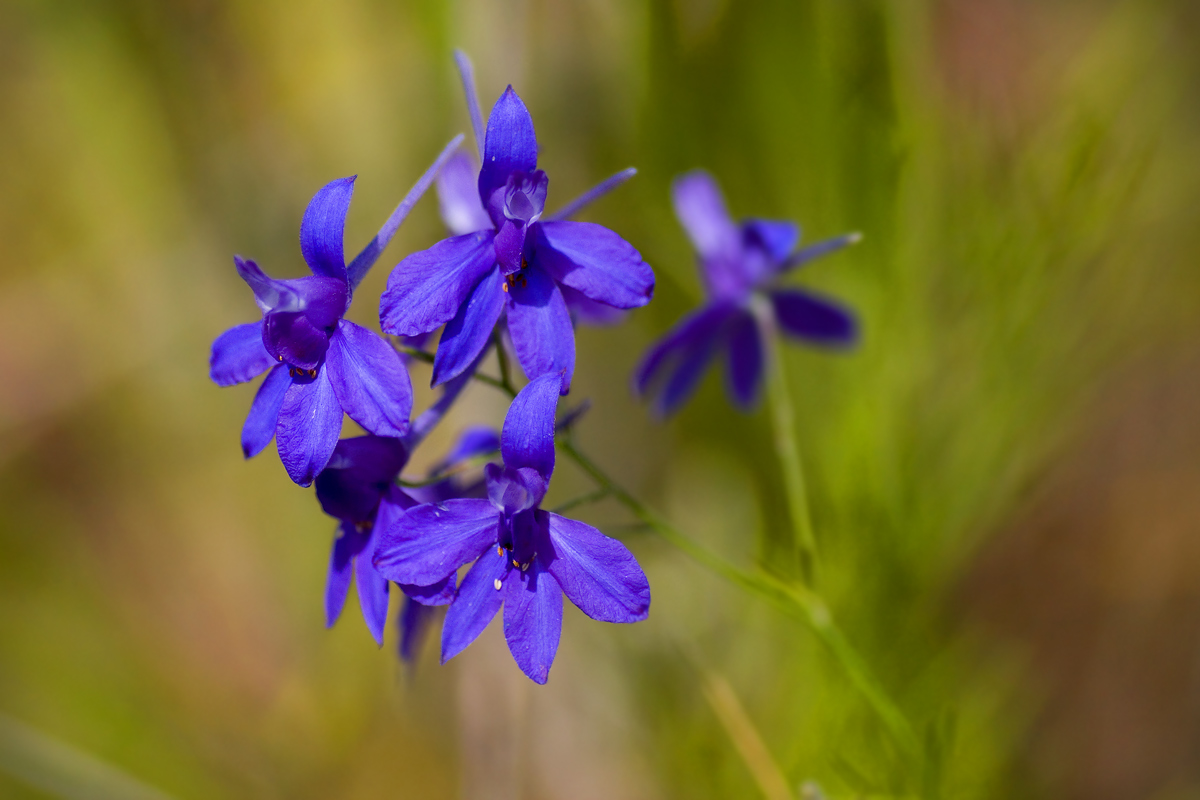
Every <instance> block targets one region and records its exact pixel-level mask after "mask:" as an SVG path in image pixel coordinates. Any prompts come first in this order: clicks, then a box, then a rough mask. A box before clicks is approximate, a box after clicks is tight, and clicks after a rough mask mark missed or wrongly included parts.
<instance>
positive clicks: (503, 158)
mask: <svg viewBox="0 0 1200 800" xmlns="http://www.w3.org/2000/svg"><path fill="white" fill-rule="evenodd" d="M537 150H538V147H537V136H536V135H535V134H534V132H533V117H531V116H529V110H528V109H527V108H525V104H524V103H523V102H521V98H520V97H517V93H516V92H514V91H513V88H512V87H511V86H509V87H508V88H507V89H505V90H504V94H502V95H500V99H499V100H497V101H496V105H495V106H493V107H492V113H491V116H489V117H488V124H487V134H486V136H485V138H484V145H483V168H482V169H481V170H480V171H479V197H480V199H481V200H482V201H483V204H484V206H487V204H488V203H487V201H488V198H489V197H491V196H492V192H494V191H495V190H496V189H498V188H500V187H502V186H504V185H505V183H507V182H508V176H509V175H510V174H512V173H513V172H515V171H520V172H532V171H533V170H535V169H537ZM493 221H494V222H496V224H497V225H499V220H496V219H495V215H493Z"/></svg>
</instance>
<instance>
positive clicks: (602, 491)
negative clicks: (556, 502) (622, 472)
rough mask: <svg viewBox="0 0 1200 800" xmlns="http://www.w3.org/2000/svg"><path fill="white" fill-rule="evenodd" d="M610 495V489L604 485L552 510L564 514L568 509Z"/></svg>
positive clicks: (597, 500)
mask: <svg viewBox="0 0 1200 800" xmlns="http://www.w3.org/2000/svg"><path fill="white" fill-rule="evenodd" d="M608 495H609V491H608V489H606V488H605V487H603V486H602V487H600V488H599V489H597V490H596V491H594V492H588V493H587V494H584V495H580V496H579V497H575V498H572V499H571V500H568V501H567V502H565V503H563V504H562V505H560V506H557V507H555V508H552V509H550V510H551V511H553V512H554V513H555V514H563V513H565V512H567V511H570V510H571V509H572V508H578V507H579V506H583V505H587V504H588V503H596V502H599V501H600V500H603V499H604V498H606V497H608Z"/></svg>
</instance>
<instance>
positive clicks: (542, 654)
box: [375, 374, 650, 683]
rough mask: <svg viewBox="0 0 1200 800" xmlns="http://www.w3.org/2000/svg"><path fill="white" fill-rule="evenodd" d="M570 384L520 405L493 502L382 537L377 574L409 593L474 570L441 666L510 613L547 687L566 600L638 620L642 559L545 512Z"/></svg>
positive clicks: (419, 518)
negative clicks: (559, 416)
mask: <svg viewBox="0 0 1200 800" xmlns="http://www.w3.org/2000/svg"><path fill="white" fill-rule="evenodd" d="M562 381H563V378H562V376H560V375H557V374H548V375H543V376H541V377H539V378H537V379H535V380H533V381H531V382H530V383H529V384H528V385H527V386H526V387H525V388H524V389H522V390H521V392H520V393H519V394H518V395H517V397H516V399H514V400H513V402H512V405H511V406H510V407H509V409H508V414H507V416H506V417H505V420H504V427H503V430H502V431H501V435H500V452H501V455H502V456H503V461H504V463H503V466H501V465H499V464H488V465H487V466H486V467H485V468H484V475H485V478H486V482H487V492H488V497H487V499H459V500H446V501H443V502H440V503H428V504H424V505H419V506H415V507H413V508H410V509H408V511H407V512H406V513H404V514H403V515H400V516H397V517H396V518H395V519H394V520H393V521H392V522H391V523H390V524H389V525H388V527H386V528H384V529H383V530H382V531H381V532H380V534H379V536H380V539H379V542H378V544H377V546H376V549H375V566H376V568H377V569H378V570H379V571H380V573H382V574H383V575H384V576H386V577H387V578H389V579H390V580H393V581H396V582H399V583H410V584H411V583H416V584H425V585H428V584H432V583H436V582H437V581H440V580H442V579H443V578H446V577H447V576H449V575H452V574H455V573H456V572H457V570H458V568H459V567H460V566H462V565H464V564H468V563H470V562H472V561H474V562H475V563H474V565H473V566H472V567H471V569H470V571H469V572H467V574H466V577H464V578H463V580H462V583H461V585H460V586H459V587H458V591H457V593H456V595H455V598H454V601H453V602H452V603H451V605H450V608H449V610H448V611H447V613H446V621H445V624H444V626H443V628H442V661H443V662H445V661H447V660H448V659H450V658H453V657H454V656H455V655H457V654H458V653H460V652H462V650H463V649H464V648H466V647H467V645H469V644H470V643H471V642H472V641H474V640H475V638H476V637H477V636H478V635H479V634H480V633H481V632H482V631H483V629H484V628H485V627H487V624H488V623H489V622H490V621H491V620H492V618H493V617H494V616H495V615H496V613H497V612H498V611H499V610H500V608H501V606H503V608H504V635H505V638H506V639H507V641H508V646H509V650H510V651H511V653H512V655H513V658H514V659H515V660H516V662H517V665H518V666H519V667H520V668H521V670H522V671H523V672H524V673H525V674H526V675H528V676H529V677H530V678H531V679H533V680H534V681H536V682H537V683H545V682H546V679H547V678H548V677H549V672H550V666H551V664H552V663H553V662H554V656H555V653H556V651H557V649H558V641H559V636H560V634H561V631H562V596H563V595H564V594H565V595H566V596H567V597H568V598H569V599H570V600H571V602H572V603H574V604H575V605H576V606H578V607H579V609H580V610H581V611H583V612H584V613H585V614H587V615H588V616H589V617H591V618H593V619H597V620H602V621H606V622H637V621H639V620H643V619H645V618H646V615H647V614H648V613H649V609H650V585H649V583H648V582H647V580H646V576H645V574H644V573H643V572H642V570H641V567H639V566H638V563H637V560H636V559H635V558H634V557H633V554H632V553H630V552H629V550H628V549H627V548H626V547H625V546H624V545H623V544H621V543H620V542H618V541H617V540H615V539H610V538H609V537H607V536H605V535H604V534H602V533H601V532H600V531H598V530H596V529H595V528H593V527H592V526H590V525H586V524H584V523H582V522H579V521H577V520H572V519H568V518H567V517H563V516H560V515H558V514H555V513H552V512H548V511H545V510H543V509H542V508H540V503H541V501H542V498H543V497H545V494H546V490H547V488H548V486H549V483H550V478H551V475H552V474H553V472H554V430H555V427H554V414H555V409H556V407H557V402H558V396H559V393H560V391H561V384H562Z"/></svg>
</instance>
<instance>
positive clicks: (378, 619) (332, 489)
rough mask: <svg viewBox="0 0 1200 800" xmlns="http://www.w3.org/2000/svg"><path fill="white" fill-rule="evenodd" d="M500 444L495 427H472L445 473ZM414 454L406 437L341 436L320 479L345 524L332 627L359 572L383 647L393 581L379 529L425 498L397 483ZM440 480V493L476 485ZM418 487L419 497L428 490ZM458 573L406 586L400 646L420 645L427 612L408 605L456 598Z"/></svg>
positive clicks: (405, 650)
mask: <svg viewBox="0 0 1200 800" xmlns="http://www.w3.org/2000/svg"><path fill="white" fill-rule="evenodd" d="M485 431H486V432H485ZM497 449H499V441H498V437H497V436H496V434H495V432H494V431H491V430H490V429H482V430H481V429H474V428H473V429H469V430H468V431H467V432H466V434H464V436H463V437H462V438H461V439H460V440H459V442H458V444H457V445H456V446H455V448H454V450H453V451H452V452H451V454H450V455H449V456H448V457H447V459H446V461H444V462H443V465H442V466H440V467H439V469H441V470H443V471H444V470H446V469H449V468H451V467H453V466H454V465H455V464H457V463H458V462H460V461H463V460H466V459H469V458H473V457H475V456H478V455H487V454H490V453H494V452H495V451H496V450H497ZM408 456H409V444H408V442H406V441H404V440H401V439H395V438H390V437H383V436H358V437H355V438H351V439H342V440H341V441H339V442H338V444H337V447H336V448H335V449H334V452H333V456H332V457H331V458H330V459H329V463H328V465H327V466H326V467H325V469H324V470H323V471H322V472H321V474H320V475H318V476H317V479H316V493H317V500H318V501H319V502H320V503H321V508H322V509H323V510H324V511H325V513H326V514H329V515H330V516H331V517H334V518H336V519H337V520H339V522H340V523H341V524H340V535H339V536H338V538H337V539H336V540H335V541H334V543H333V552H332V553H331V554H330V559H329V578H328V581H327V583H326V589H325V622H326V626H327V627H332V626H333V624H334V623H335V622H337V619H338V617H339V616H340V615H341V613H342V607H343V605H344V604H345V602H346V594H347V592H348V591H349V588H350V579H351V576H352V575H353V577H354V581H355V584H356V585H357V588H358V600H359V605H360V606H361V608H362V613H363V619H364V620H365V621H366V623H367V628H368V630H370V631H371V635H372V636H373V637H375V641H377V642H379V644H381V645H382V644H383V628H384V624H385V623H386V621H387V611H388V580H387V578H385V577H383V576H382V575H380V574H379V572H378V571H376V569H375V567H374V566H373V565H372V563H371V559H372V556H373V555H374V553H375V542H376V539H377V535H376V533H377V531H379V530H383V529H385V528H387V527H388V526H389V525H391V524H392V522H393V521H394V520H395V519H396V518H397V517H398V516H402V515H403V514H404V512H405V509H408V508H411V507H413V506H416V505H418V504H419V503H420V502H421V501H420V500H418V499H416V498H414V496H413V495H410V494H408V493H406V492H405V491H403V490H401V489H400V487H399V486H397V485H396V479H397V478H398V477H399V475H400V471H401V470H402V469H404V466H405V464H407V463H408ZM435 486H436V487H438V488H437V494H436V496H437V497H439V498H440V497H445V498H449V497H457V496H466V494H467V493H469V492H470V487H463V486H461V485H460V484H458V483H457V482H449V481H443V482H439V483H438V484H435ZM413 491H414V494H418V495H420V493H422V492H426V491H428V490H427V489H416V490H413ZM459 492H462V494H460V493H459ZM422 499H424V497H422ZM454 577H455V576H454V575H449V576H446V578H445V579H443V580H440V581H436V582H433V583H432V584H431V585H427V586H416V585H404V584H402V585H401V586H400V588H401V590H402V591H403V592H404V594H405V595H406V598H407V599H406V609H405V611H404V612H402V613H401V616H400V627H401V648H400V649H401V655H403V656H404V657H405V659H406V660H408V659H409V657H410V656H411V655H412V653H413V652H414V651H415V646H416V642H417V640H418V639H419V636H418V633H419V627H420V626H422V625H423V623H424V622H425V621H426V617H427V615H426V614H424V613H423V612H421V611H419V610H416V609H409V608H408V607H407V606H411V605H412V604H414V603H415V604H417V605H422V606H439V605H445V604H446V603H449V602H450V600H451V599H452V598H453V597H454Z"/></svg>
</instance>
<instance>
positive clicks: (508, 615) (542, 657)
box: [503, 562, 562, 683]
mask: <svg viewBox="0 0 1200 800" xmlns="http://www.w3.org/2000/svg"><path fill="white" fill-rule="evenodd" d="M503 586H504V589H503V594H504V638H505V639H507V640H508V650H509V652H510V653H512V655H513V658H514V659H515V660H516V662H517V666H518V667H520V668H521V671H522V672H524V673H525V674H526V675H528V676H529V678H530V679H531V680H533V682H534V683H545V682H546V679H547V678H549V677H550V665H551V664H553V663H554V654H555V653H556V652H558V640H559V637H560V636H561V635H562V589H561V588H559V585H558V582H557V581H555V580H554V576H553V575H551V574H550V573H549V572H546V571H544V570H542V568H541V566H540V565H539V564H538V563H537V562H534V564H533V566H531V567H530V568H529V570H528V571H526V572H521V571H519V570H515V569H514V570H512V571H510V572H509V573H508V576H507V577H506V578H505V579H504V583H503Z"/></svg>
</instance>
